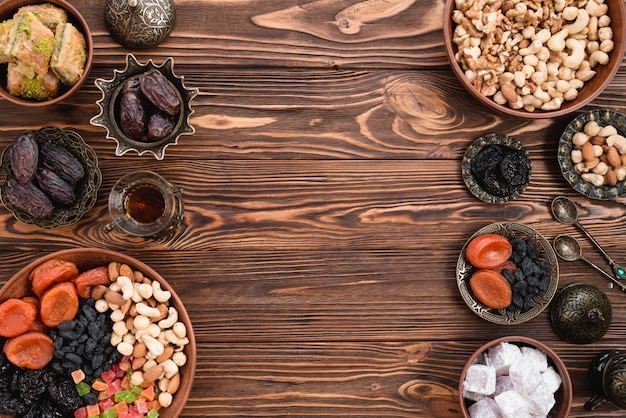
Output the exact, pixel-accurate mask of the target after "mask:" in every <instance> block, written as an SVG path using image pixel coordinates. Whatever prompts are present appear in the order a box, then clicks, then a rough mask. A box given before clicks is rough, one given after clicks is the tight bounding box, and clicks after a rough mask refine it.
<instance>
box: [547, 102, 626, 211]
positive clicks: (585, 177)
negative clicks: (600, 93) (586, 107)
mask: <svg viewBox="0 0 626 418" xmlns="http://www.w3.org/2000/svg"><path fill="white" fill-rule="evenodd" d="M557 158H558V161H559V166H560V167H561V173H562V174H563V177H565V180H567V182H568V183H569V184H570V185H571V186H572V187H573V188H574V190H576V191H577V192H579V193H581V194H583V195H585V196H587V197H589V198H591V199H600V200H608V199H615V198H617V197H620V196H622V195H624V194H625V193H626V116H625V115H623V114H621V113H618V112H615V111H613V110H609V109H597V110H592V111H589V112H585V113H582V114H580V115H578V116H577V117H576V118H574V119H573V120H572V121H571V122H570V123H569V124H568V125H567V127H566V128H565V130H564V131H563V134H561V138H560V139H559V147H558V151H557Z"/></svg>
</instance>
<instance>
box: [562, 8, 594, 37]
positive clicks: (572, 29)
mask: <svg viewBox="0 0 626 418" xmlns="http://www.w3.org/2000/svg"><path fill="white" fill-rule="evenodd" d="M567 9H569V7H566V8H565V10H567ZM565 10H563V13H565ZM568 20H569V19H568ZM588 24H589V13H588V12H587V11H586V10H585V9H578V15H577V16H576V20H575V21H574V23H571V24H569V25H564V26H563V29H567V32H568V33H569V34H570V35H571V34H574V33H578V32H580V31H582V30H583V29H585V28H586V27H587V25H588Z"/></svg>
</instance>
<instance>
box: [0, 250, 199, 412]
mask: <svg viewBox="0 0 626 418" xmlns="http://www.w3.org/2000/svg"><path fill="white" fill-rule="evenodd" d="M121 276H123V277H124V278H123V279H122V278H118V277H121ZM111 279H113V281H111ZM140 282H141V283H142V285H141V287H146V286H147V287H148V288H152V289H153V291H152V292H148V293H146V292H147V289H143V290H142V293H141V294H142V295H143V296H141V298H140V299H143V300H140V299H138V297H139V296H138V295H135V296H133V298H132V299H124V297H127V298H128V297H129V296H132V291H131V294H129V295H127V296H124V295H123V291H122V290H116V289H115V286H117V287H118V288H119V287H121V288H127V287H128V286H129V285H130V287H133V283H140ZM112 283H113V284H114V286H113V287H111V284H112ZM149 293H152V295H150V294H149ZM15 299H21V300H22V301H25V302H27V303H30V304H33V308H32V309H35V314H36V316H37V318H40V320H39V319H35V320H34V322H32V325H31V326H29V329H30V330H31V331H28V332H24V330H23V329H17V327H16V326H15V325H14V323H13V322H12V321H11V320H10V318H11V312H20V311H19V310H15V306H16V305H17V306H19V302H15ZM76 299H78V302H76ZM116 299H120V300H119V301H117V300H116ZM7 301H9V302H8V303H7ZM129 301H130V302H129ZM76 303H78V305H75V304H76ZM117 304H119V305H117ZM140 304H143V306H142V307H140ZM10 305H12V306H13V308H12V309H9V308H8V306H10ZM34 306H37V307H34ZM72 306H78V308H77V310H76V311H74V310H73V309H74V308H71V307H72ZM152 306H155V307H156V311H157V312H164V313H163V314H161V316H159V317H149V316H147V315H149V314H150V312H151V311H152V310H153V309H152ZM50 307H56V309H54V310H51V309H49V308H50ZM148 308H150V309H148ZM162 308H164V309H162ZM30 309H31V308H29V309H27V310H25V311H26V312H27V311H29V310H30ZM0 310H2V316H1V317H0V332H3V333H6V332H7V329H11V330H13V334H12V335H11V336H7V337H0V342H2V343H5V341H6V344H9V341H11V340H14V341H15V339H20V336H23V335H25V337H21V341H22V342H25V344H23V346H22V348H23V349H24V350H23V351H24V352H26V353H29V355H28V356H27V360H29V361H31V362H32V365H36V366H37V367H39V368H38V369H34V370H31V372H30V373H31V374H30V375H29V377H31V378H32V379H31V378H29V379H27V380H28V381H36V383H34V385H36V386H37V387H36V388H33V387H30V386H29V384H26V385H25V386H24V387H23V392H28V393H26V396H30V397H34V398H35V399H36V400H35V402H34V403H33V402H31V404H33V405H36V406H35V407H37V408H43V407H45V408H47V412H46V413H44V410H45V409H41V410H35V411H34V413H32V414H31V415H29V416H37V417H43V416H118V415H113V414H112V411H108V412H106V414H109V415H105V414H103V413H102V412H103V411H100V410H99V409H100V408H101V409H105V410H107V409H108V408H110V407H112V406H113V404H119V403H122V404H123V405H121V406H123V407H124V408H123V409H119V408H120V405H118V407H117V408H118V409H116V411H118V412H121V411H122V410H125V409H128V410H129V411H132V410H138V411H139V414H138V415H133V416H156V415H155V413H154V412H151V413H150V414H148V412H149V410H151V409H155V410H158V416H159V417H160V418H175V417H179V416H181V415H182V413H183V409H184V407H185V404H186V403H187V399H188V397H189V394H190V392H191V388H192V385H193V380H194V374H195V367H196V341H195V337H194V331H193V327H192V323H191V320H190V318H189V315H188V313H187V311H186V309H185V306H184V304H183V303H182V301H181V299H180V297H179V296H178V295H177V294H176V291H175V289H174V288H173V286H172V284H171V283H169V282H168V281H167V280H165V279H164V278H163V277H162V276H161V275H160V274H159V273H158V272H156V271H155V270H154V269H152V268H151V267H150V266H148V265H147V264H145V263H143V262H142V261H140V260H138V259H136V258H134V257H131V256H128V255H126V254H124V253H120V252H115V251H111V250H106V249H100V248H73V249H68V250H62V251H57V252H53V253H50V254H47V255H45V256H43V257H41V258H39V259H37V260H34V261H33V262H31V263H30V264H28V265H26V266H25V267H23V268H21V269H20V270H19V271H18V272H17V273H16V274H15V275H14V276H13V277H11V278H10V279H9V280H8V281H7V282H6V283H5V284H4V286H2V288H1V289H0ZM135 312H138V313H137V314H136V316H135V317H133V316H132V315H135ZM66 314H67V315H68V316H65V315H66ZM72 315H73V316H72ZM72 317H73V318H74V319H73V320H66V319H67V318H72ZM139 317H143V322H146V321H145V320H146V319H147V318H152V319H153V320H152V321H151V322H150V320H148V322H149V323H150V324H154V325H149V327H150V328H144V327H143V325H140V322H141V320H140V319H137V318H139ZM29 318H30V317H29V315H23V316H22V319H21V320H20V321H18V322H19V323H23V322H25V321H30V320H29ZM55 318H56V319H57V321H52V320H53V319H55ZM129 318H130V319H129ZM133 318H134V319H135V320H136V321H133ZM160 318H163V319H160ZM59 319H63V322H59V321H58V320H59ZM44 321H45V322H44ZM50 321H52V322H50ZM133 322H134V324H136V325H137V326H136V327H135V326H133V325H132V324H133ZM125 323H128V324H129V326H128V327H126V326H123V325H124V324H125ZM151 328H155V329H154V330H151ZM156 328H158V332H155V331H156ZM114 329H115V331H114ZM129 329H131V331H129ZM32 330H37V331H32ZM141 330H145V332H144V335H152V336H155V337H153V338H151V339H150V338H147V337H146V336H141ZM20 332H22V333H23V334H19V333H20ZM42 333H43V334H44V335H43V336H42V335H41V334H42ZM122 333H126V334H125V336H122V335H121V334H122ZM15 334H18V335H15ZM34 336H37V337H38V338H37V339H35V338H34ZM120 341H123V342H120ZM155 341H160V342H161V343H160V346H161V349H162V354H161V355H156V353H157V352H161V351H158V347H159V344H156V345H155V343H154V342H155ZM50 343H52V344H53V345H54V346H55V348H56V350H53V354H52V355H49V354H48V353H49V344H50ZM142 343H143V344H142ZM112 344H118V345H117V347H114V346H113V345H112ZM124 345H125V346H124ZM33 347H36V348H37V349H38V350H37V352H36V353H33V352H32V350H31V349H32V348H33ZM154 350H157V351H154ZM5 353H6V356H4V355H2V354H0V363H2V364H3V365H6V364H7V361H8V362H16V363H20V362H21V361H24V359H25V358H24V356H20V355H18V354H17V353H16V352H14V351H11V350H8V349H5ZM54 353H56V354H54ZM122 353H130V354H124V355H123V354H122ZM150 353H153V354H150ZM148 357H154V358H156V360H149V359H148ZM46 362H47V363H46ZM20 364H21V363H20ZM71 369H74V370H80V372H75V371H74V372H73V373H72V371H71ZM150 369H152V371H149V370H150ZM12 370H14V368H13V367H12V366H10V367H0V375H2V374H6V373H10V372H12ZM131 370H132V371H131ZM35 376H37V377H35ZM133 376H135V377H134V378H133ZM9 377H10V376H9ZM21 379H22V383H24V380H26V378H23V377H22V378H21ZM8 381H9V382H10V381H11V379H10V378H9V380H8ZM76 381H77V382H78V383H75V382H76ZM0 382H7V376H6V375H2V378H0ZM40 382H48V383H47V384H48V391H47V392H45V394H44V395H43V396H44V398H45V399H46V402H45V403H43V402H40V401H39V400H40V399H41V397H39V396H38V395H37V393H38V388H40V387H41V385H40ZM150 382H152V383H150ZM0 384H1V383H0ZM53 386H54V387H53ZM51 389H56V390H52V391H51ZM77 391H78V392H80V393H81V395H79V394H78V392H77ZM107 391H108V392H109V393H108V395H106V393H107ZM3 393H4V391H3ZM48 393H55V395H59V394H60V396H52V397H51V399H53V400H52V401H49V400H48V395H47V394H48ZM111 395H113V396H114V397H115V396H117V397H118V399H117V400H115V399H111ZM11 397H12V400H11V401H10V402H9V400H8V399H7V398H6V397H3V398H2V399H3V402H2V403H1V404H0V416H4V415H2V414H3V413H9V414H11V412H10V411H7V409H8V408H13V407H19V405H20V404H22V401H21V397H20V395H19V394H18V393H16V392H11ZM103 399H105V402H104V403H103V402H102V401H103ZM98 400H100V402H98ZM31 401H32V399H31ZM157 402H158V405H157ZM91 403H93V404H99V406H98V408H99V409H97V410H96V407H91V409H89V410H87V408H86V405H87V404H91ZM46 405H47V406H46ZM159 405H161V406H160V407H159ZM52 407H54V408H56V409H61V410H62V414H61V415H58V414H54V413H53V412H52V411H51V410H50V409H51V408H52ZM76 410H78V412H76V415H74V411H76ZM12 412H15V410H13V411H12ZM31 412H32V411H31ZM11 415H14V414H11Z"/></svg>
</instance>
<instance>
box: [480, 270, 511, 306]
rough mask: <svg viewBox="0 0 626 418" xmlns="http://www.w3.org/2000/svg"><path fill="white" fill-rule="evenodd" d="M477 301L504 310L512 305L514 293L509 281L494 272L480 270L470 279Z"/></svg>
mask: <svg viewBox="0 0 626 418" xmlns="http://www.w3.org/2000/svg"><path fill="white" fill-rule="evenodd" d="M469 285H470V288H471V289H472V292H473V293H474V296H475V297H476V299H478V301H479V302H481V303H482V304H484V305H486V306H489V307H490V308H494V309H503V308H506V307H507V306H509V305H510V304H511V301H512V300H513V291H512V289H511V285H510V284H509V282H508V281H507V279H506V278H505V277H504V276H503V275H502V274H500V273H498V272H497V271H494V270H478V271H477V272H475V273H474V274H473V275H472V277H470V279H469Z"/></svg>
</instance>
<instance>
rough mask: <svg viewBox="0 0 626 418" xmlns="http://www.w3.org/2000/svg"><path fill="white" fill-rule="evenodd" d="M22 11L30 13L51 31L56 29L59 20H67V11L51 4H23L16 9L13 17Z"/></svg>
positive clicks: (22, 12)
mask: <svg viewBox="0 0 626 418" xmlns="http://www.w3.org/2000/svg"><path fill="white" fill-rule="evenodd" d="M24 13H32V14H34V15H35V16H36V17H37V19H39V20H40V21H41V23H43V24H44V26H46V27H47V28H48V29H50V30H51V31H52V32H54V31H56V28H57V25H58V24H59V23H61V22H67V13H66V12H65V10H63V9H61V8H59V7H56V6H55V5H53V4H50V3H45V4H36V5H32V6H23V7H20V8H19V9H18V10H17V13H16V14H15V16H14V18H17V17H19V16H20V15H22V14H24Z"/></svg>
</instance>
